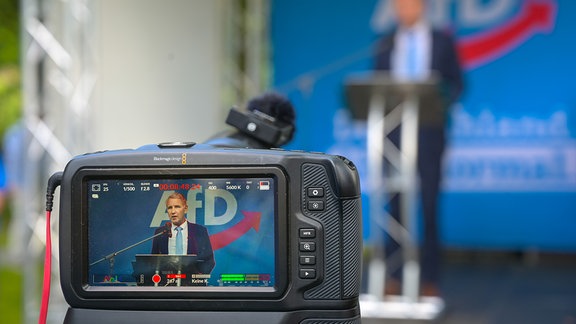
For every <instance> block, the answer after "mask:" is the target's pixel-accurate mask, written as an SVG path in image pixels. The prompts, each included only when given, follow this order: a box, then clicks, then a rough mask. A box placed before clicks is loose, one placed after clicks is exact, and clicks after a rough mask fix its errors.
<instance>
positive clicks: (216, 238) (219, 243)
mask: <svg viewBox="0 0 576 324" xmlns="http://www.w3.org/2000/svg"><path fill="white" fill-rule="evenodd" d="M242 214H243V215H244V219H242V220H241V221H240V222H239V223H238V224H236V225H234V226H232V227H230V228H229V229H227V230H225V231H222V232H220V233H216V234H213V235H210V243H211V244H212V250H218V249H221V248H223V247H225V246H227V245H228V244H230V243H232V242H234V241H236V240H237V239H239V238H240V237H241V236H242V235H244V234H246V233H247V232H248V231H249V230H250V229H251V228H254V230H256V232H258V230H260V214H261V213H259V212H249V211H242Z"/></svg>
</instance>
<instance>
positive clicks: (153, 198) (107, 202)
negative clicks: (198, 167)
mask: <svg viewBox="0 0 576 324" xmlns="http://www.w3.org/2000/svg"><path fill="white" fill-rule="evenodd" d="M84 183H85V189H84V192H85V193H86V196H87V197H85V199H86V200H85V201H86V205H85V209H87V210H86V211H85V213H86V215H87V217H86V223H87V224H86V225H87V246H86V247H85V248H86V249H87V251H86V252H87V253H86V254H87V256H88V260H87V262H86V264H87V270H86V272H85V274H84V281H85V282H86V284H87V286H88V289H90V288H91V287H93V288H92V289H102V288H101V287H107V289H113V290H116V289H118V290H121V289H158V290H162V289H164V288H163V287H194V288H193V289H199V290H200V291H203V290H207V289H209V290H210V291H238V290H240V291H243V290H249V291H254V290H256V291H264V292H266V291H274V290H275V289H276V288H277V275H276V271H277V261H278V260H277V258H278V255H277V227H278V210H277V209H278V191H277V190H278V188H277V186H278V183H277V178H276V177H275V176H273V175H268V176H261V177H260V176H244V177H220V176H219V175H208V176H194V177H190V176H187V177H178V178H157V177H147V176H146V175H144V176H142V177H141V178H137V179H134V178H132V177H131V178H129V179H107V178H95V179H88V180H86V181H85V182H84ZM177 228H180V229H177ZM127 287H134V288H127ZM176 289H180V288H176Z"/></svg>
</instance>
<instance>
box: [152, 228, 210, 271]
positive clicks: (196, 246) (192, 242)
mask: <svg viewBox="0 0 576 324" xmlns="http://www.w3.org/2000/svg"><path fill="white" fill-rule="evenodd" d="M187 223H188V250H187V251H186V254H196V255H197V256H198V260H201V261H202V262H200V263H199V264H198V270H199V272H200V273H210V272H211V271H212V269H213V268H214V264H215V262H214V252H213V251H212V245H211V244H210V237H209V236H208V230H206V228H205V227H204V226H202V225H198V224H194V223H190V222H188V221H187ZM165 229H166V226H161V227H158V228H157V229H156V231H154V234H158V233H160V232H162V231H163V230H165ZM150 253H152V254H168V235H167V234H166V235H160V236H157V237H155V238H154V240H153V241H152V251H151V252H150Z"/></svg>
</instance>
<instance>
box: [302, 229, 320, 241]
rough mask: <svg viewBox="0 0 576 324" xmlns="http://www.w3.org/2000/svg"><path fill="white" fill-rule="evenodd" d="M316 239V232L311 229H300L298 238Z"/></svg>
mask: <svg viewBox="0 0 576 324" xmlns="http://www.w3.org/2000/svg"><path fill="white" fill-rule="evenodd" d="M315 237H316V230H315V229H313V228H301V229H300V238H303V239H306V238H315Z"/></svg>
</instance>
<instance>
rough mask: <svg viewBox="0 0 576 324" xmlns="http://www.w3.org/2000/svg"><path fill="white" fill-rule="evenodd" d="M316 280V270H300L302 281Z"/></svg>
mask: <svg viewBox="0 0 576 324" xmlns="http://www.w3.org/2000/svg"><path fill="white" fill-rule="evenodd" d="M314 278H316V269H300V279H314Z"/></svg>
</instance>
